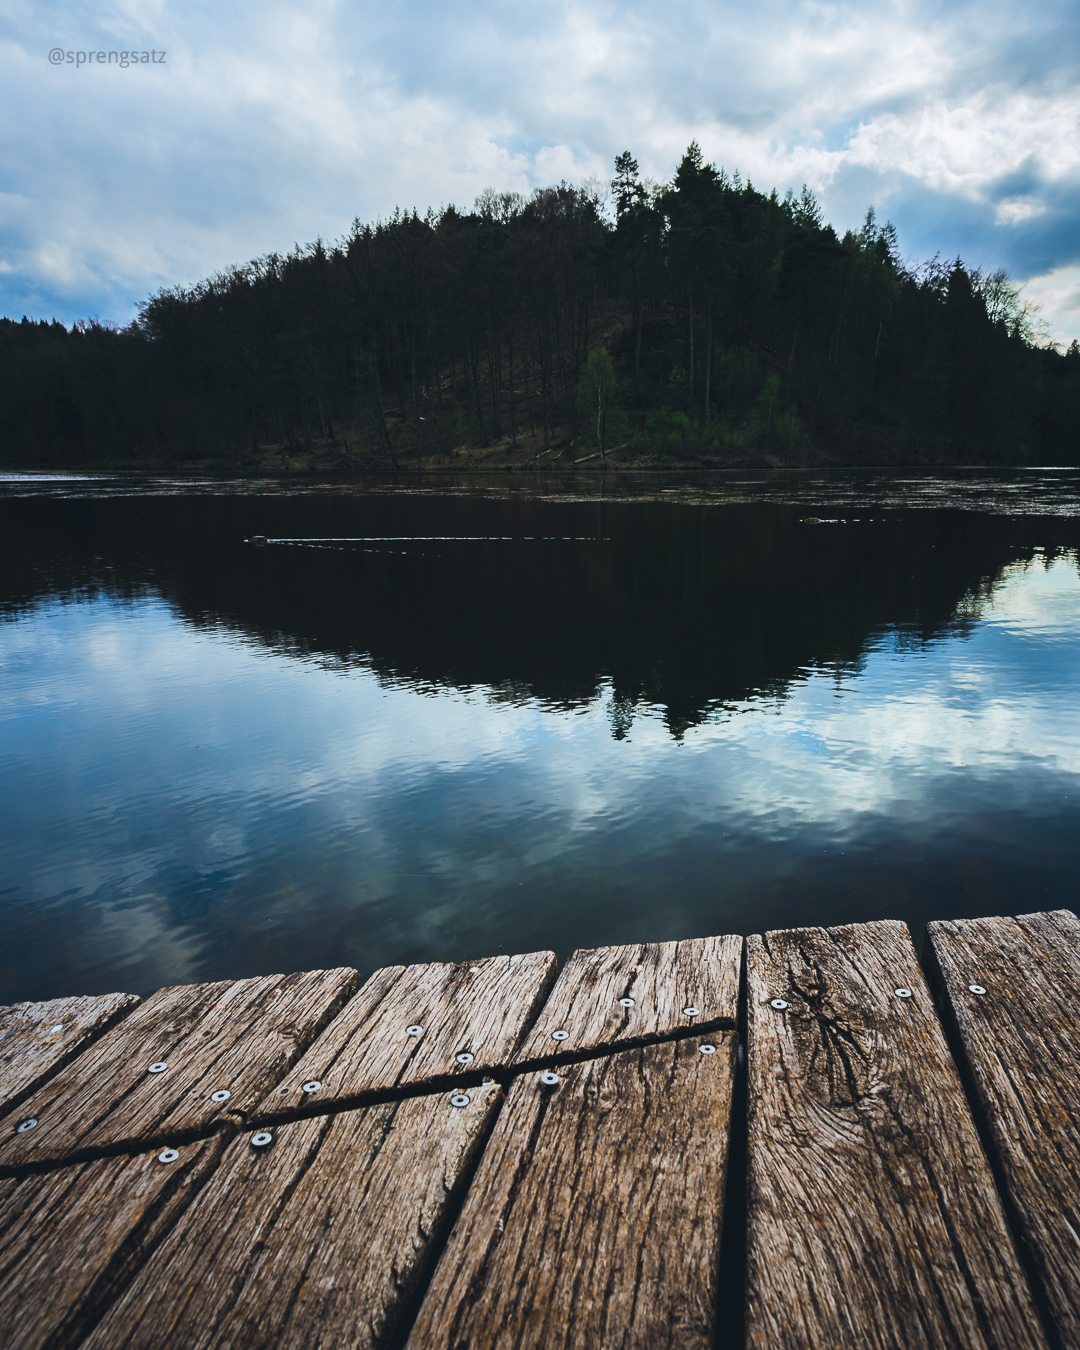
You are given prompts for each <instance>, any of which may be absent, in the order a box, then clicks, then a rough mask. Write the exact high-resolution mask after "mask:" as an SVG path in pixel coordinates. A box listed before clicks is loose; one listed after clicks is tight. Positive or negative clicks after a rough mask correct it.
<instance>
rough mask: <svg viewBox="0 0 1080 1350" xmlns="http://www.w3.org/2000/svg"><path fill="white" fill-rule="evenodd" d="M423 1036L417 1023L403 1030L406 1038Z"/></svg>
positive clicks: (422, 1029) (421, 1028)
mask: <svg viewBox="0 0 1080 1350" xmlns="http://www.w3.org/2000/svg"><path fill="white" fill-rule="evenodd" d="M423 1034H424V1028H423V1027H422V1026H420V1025H419V1023H415V1024H414V1025H413V1026H411V1027H406V1028H405V1035H406V1036H422V1035H423Z"/></svg>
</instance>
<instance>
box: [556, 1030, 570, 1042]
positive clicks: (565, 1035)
mask: <svg viewBox="0 0 1080 1350" xmlns="http://www.w3.org/2000/svg"><path fill="white" fill-rule="evenodd" d="M551 1039H552V1040H553V1041H568V1040H569V1039H570V1033H569V1032H568V1031H553V1032H552V1033H551Z"/></svg>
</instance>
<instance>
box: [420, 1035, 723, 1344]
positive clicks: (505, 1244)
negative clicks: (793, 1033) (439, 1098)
mask: <svg viewBox="0 0 1080 1350" xmlns="http://www.w3.org/2000/svg"><path fill="white" fill-rule="evenodd" d="M704 1043H706V1042H705V1041H704V1040H703V1039H702V1038H698V1037H694V1038H691V1039H683V1040H676V1041H667V1042H663V1043H661V1044H658V1045H649V1046H645V1047H643V1048H641V1049H638V1050H628V1051H623V1052H621V1053H619V1054H615V1055H611V1056H605V1057H601V1058H596V1059H591V1060H587V1061H585V1062H584V1063H578V1064H573V1065H570V1066H564V1067H562V1068H560V1069H559V1071H558V1077H559V1079H560V1081H559V1083H558V1084H557V1085H556V1086H554V1087H545V1086H544V1084H543V1083H542V1082H541V1081H540V1075H539V1073H528V1074H524V1075H522V1076H521V1077H519V1078H517V1079H516V1081H515V1082H514V1084H513V1086H512V1087H511V1088H510V1091H509V1093H508V1095H507V1101H506V1105H505V1106H504V1108H503V1110H502V1112H501V1113H500V1116H499V1119H498V1121H497V1123H496V1126H495V1130H494V1132H493V1134H492V1138H491V1142H490V1144H489V1145H488V1147H487V1149H486V1150H485V1152H484V1156H483V1158H482V1160H481V1163H480V1167H479V1170H478V1172H477V1175H476V1178H475V1180H474V1181H473V1184H472V1186H471V1187H470V1189H469V1194H468V1196H467V1198H466V1201H465V1205H464V1207H463V1209H462V1213H461V1217H460V1219H459V1220H458V1222H457V1224H456V1225H455V1228H454V1231H453V1233H452V1234H451V1236H450V1240H449V1242H448V1244H447V1248H446V1251H445V1252H444V1254H443V1257H442V1260H441V1261H440V1262H439V1265H438V1268H437V1269H436V1272H435V1276H434V1278H433V1280H432V1283H431V1286H430V1288H429V1289H428V1292H427V1295H426V1297H425V1299H424V1302H423V1304H422V1306H421V1309H420V1313H419V1316H418V1318H417V1321H416V1324H415V1326H414V1327H413V1330H412V1333H411V1336H410V1338H409V1341H408V1347H409V1350H442V1348H443V1347H445V1348H446V1350H449V1348H450V1347H453V1348H454V1350H458V1347H464V1346H468V1347H470V1350H493V1348H495V1347H497V1348H498V1350H510V1348H511V1347H513V1348H514V1350H519V1348H523V1347H537V1350H540V1347H543V1348H544V1350H554V1348H555V1347H562V1348H563V1350H568V1348H569V1347H576V1348H579V1350H605V1347H616V1346H617V1347H619V1348H620V1350H635V1348H636V1347H641V1350H664V1348H665V1347H673V1348H674V1347H679V1350H705V1348H706V1347H709V1348H710V1350H711V1347H712V1344H713V1328H714V1323H715V1318H716V1296H717V1280H718V1259H719V1251H720V1227H721V1216H722V1209H723V1197H724V1185H725V1176H726V1169H727V1153H728V1138H729V1125H730V1119H731V1101H732V1085H733V1082H734V1072H735V1052H736V1043H737V1036H736V1034H735V1033H734V1032H721V1033H719V1034H717V1035H714V1036H712V1037H711V1038H709V1041H708V1042H707V1043H708V1044H711V1045H712V1046H713V1047H714V1050H715V1053H712V1054H703V1053H701V1050H700V1047H701V1046H702V1044H704Z"/></svg>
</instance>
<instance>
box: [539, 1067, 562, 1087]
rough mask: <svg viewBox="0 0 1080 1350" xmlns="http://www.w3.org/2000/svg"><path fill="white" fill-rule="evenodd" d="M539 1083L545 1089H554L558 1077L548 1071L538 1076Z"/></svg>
mask: <svg viewBox="0 0 1080 1350" xmlns="http://www.w3.org/2000/svg"><path fill="white" fill-rule="evenodd" d="M540 1081H541V1083H543V1085H544V1086H545V1087H555V1086H556V1084H557V1083H558V1081H559V1075H558V1074H557V1073H552V1072H551V1070H550V1069H548V1070H547V1072H546V1073H542V1074H541V1075H540Z"/></svg>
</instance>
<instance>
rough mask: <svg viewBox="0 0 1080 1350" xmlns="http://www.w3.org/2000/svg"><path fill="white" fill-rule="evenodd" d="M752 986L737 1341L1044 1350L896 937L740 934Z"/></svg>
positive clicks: (923, 1000)
mask: <svg viewBox="0 0 1080 1350" xmlns="http://www.w3.org/2000/svg"><path fill="white" fill-rule="evenodd" d="M747 980H748V1004H749V1007H748V1029H749V1042H748V1044H749V1072H748V1097H749V1120H748V1132H749V1133H748V1160H747V1169H748V1173H747V1180H748V1259H747V1345H748V1346H750V1347H761V1348H762V1350H764V1348H765V1347H768V1350H782V1348H783V1347H800V1350H804V1348H805V1347H816V1346H829V1347H830V1350H844V1347H851V1350H856V1348H857V1350H878V1348H879V1347H882V1348H883V1347H889V1348H890V1350H908V1348H909V1347H911V1346H925V1347H945V1346H948V1347H972V1348H973V1350H974V1347H979V1350H988V1348H989V1347H1001V1350H1004V1348H1005V1347H1008V1348H1009V1350H1022V1348H1024V1347H1040V1348H1041V1347H1044V1346H1045V1345H1046V1340H1045V1337H1044V1334H1043V1331H1042V1329H1041V1325H1040V1322H1039V1317H1038V1314H1037V1312H1036V1309H1035V1305H1034V1301H1033V1299H1032V1295H1031V1292H1030V1290H1029V1288H1028V1284H1027V1281H1026V1279H1025V1277H1024V1274H1023V1271H1022V1269H1021V1266H1020V1261H1019V1258H1018V1255H1017V1251H1016V1247H1015V1245H1014V1242H1013V1239H1012V1236H1011V1234H1010V1231H1009V1228H1008V1225H1007V1223H1006V1221H1005V1215H1004V1212H1003V1209H1002V1204H1001V1200H1000V1198H999V1196H998V1194H997V1191H996V1189H995V1187H994V1182H993V1178H992V1176H991V1172H990V1168H989V1164H988V1163H987V1161H986V1156H985V1154H984V1153H983V1150H982V1146H981V1144H980V1142H979V1137H978V1134H977V1132H976V1129H975V1124H974V1122H973V1121H972V1119H971V1116H970V1114H969V1110H968V1105H967V1101H966V1098H965V1096H964V1092H963V1089H962V1087H961V1084H960V1080H959V1077H958V1074H957V1071H956V1067H955V1065H954V1063H953V1061H952V1058H951V1057H950V1054H949V1049H948V1046H947V1044H946V1041H945V1036H944V1033H943V1031H942V1029H941V1026H940V1024H939V1023H938V1021H937V1017H936V1015H935V1012H934V1007H933V1002H932V999H931V996H930V991H929V989H928V988H927V985H926V982H925V980H924V979H923V976H922V973H921V971H920V969H919V965H918V962H917V960H916V956H915V951H914V949H913V947H912V944H911V939H910V936H909V934H908V931H907V926H906V925H905V924H902V923H898V922H881V923H869V924H854V925H852V926H851V927H848V928H831V929H821V928H804V929H797V930H794V931H790V932H780V933H769V934H767V935H766V936H765V937H751V938H749V939H748V940H747ZM897 989H907V990H909V991H910V992H911V997H910V998H904V997H902V996H897V994H896V992H895V991H896V990H897ZM773 999H780V1000H783V1001H785V1002H786V1004H787V1006H786V1007H785V1008H782V1009H778V1008H776V1007H774V1006H772V1004H771V1000H773Z"/></svg>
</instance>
